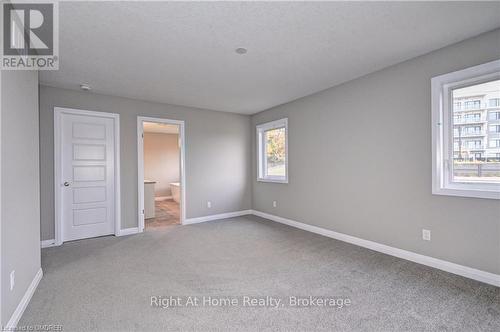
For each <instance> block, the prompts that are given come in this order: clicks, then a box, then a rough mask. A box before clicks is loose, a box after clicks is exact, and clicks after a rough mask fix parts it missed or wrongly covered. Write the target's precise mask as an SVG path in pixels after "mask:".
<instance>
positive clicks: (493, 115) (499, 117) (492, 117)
mask: <svg viewBox="0 0 500 332" xmlns="http://www.w3.org/2000/svg"><path fill="white" fill-rule="evenodd" d="M488 119H489V120H492V121H495V120H500V112H490V116H489V117H488Z"/></svg>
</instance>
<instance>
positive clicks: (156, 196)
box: [138, 117, 185, 231]
mask: <svg viewBox="0 0 500 332" xmlns="http://www.w3.org/2000/svg"><path fill="white" fill-rule="evenodd" d="M183 136H184V123H183V122H182V121H177V120H168V119H160V118H146V117H138V159H139V163H138V164H139V172H138V174H139V178H138V180H139V182H138V185H139V195H138V196H139V207H140V208H139V230H140V231H144V230H148V231H149V230H153V231H154V230H157V229H160V228H166V227H172V226H175V225H180V224H182V221H183V220H184V216H185V214H184V211H185V210H184V206H185V205H184V197H185V194H184V183H185V181H184V167H183V166H184V163H183V160H184V158H183V157H184V151H183V142H184V139H183Z"/></svg>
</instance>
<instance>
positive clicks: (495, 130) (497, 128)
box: [490, 125, 500, 133]
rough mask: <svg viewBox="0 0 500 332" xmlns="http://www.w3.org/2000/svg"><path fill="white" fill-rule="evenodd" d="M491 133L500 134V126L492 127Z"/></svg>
mask: <svg viewBox="0 0 500 332" xmlns="http://www.w3.org/2000/svg"><path fill="white" fill-rule="evenodd" d="M490 133H500V125H490Z"/></svg>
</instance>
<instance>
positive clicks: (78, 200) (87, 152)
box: [60, 113, 116, 241]
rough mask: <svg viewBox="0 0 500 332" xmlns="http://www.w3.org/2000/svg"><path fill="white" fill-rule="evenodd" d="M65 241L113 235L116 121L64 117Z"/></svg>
mask: <svg viewBox="0 0 500 332" xmlns="http://www.w3.org/2000/svg"><path fill="white" fill-rule="evenodd" d="M61 127H62V133H61V149H62V151H61V162H62V168H61V169H62V172H61V173H62V174H61V179H60V181H61V188H62V197H61V199H62V202H61V206H62V230H63V232H62V234H63V241H71V240H77V239H83V238H89V237H96V236H103V235H109V234H114V231H115V227H114V225H115V204H116V203H115V176H114V172H115V160H114V158H115V157H114V156H115V151H114V146H115V142H114V137H115V133H114V120H113V119H112V118H103V117H94V116H89V115H75V114H66V113H63V114H62V115H61Z"/></svg>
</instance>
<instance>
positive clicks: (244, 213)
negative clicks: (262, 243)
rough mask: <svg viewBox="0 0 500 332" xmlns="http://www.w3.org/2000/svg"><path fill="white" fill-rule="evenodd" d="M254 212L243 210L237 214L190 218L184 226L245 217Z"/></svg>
mask: <svg viewBox="0 0 500 332" xmlns="http://www.w3.org/2000/svg"><path fill="white" fill-rule="evenodd" d="M252 212H253V211H252V210H243V211H236V212H228V213H220V214H212V215H210V216H204V217H197V218H189V219H186V220H184V222H183V225H191V224H198V223H200V222H205V221H212V220H218V219H226V218H233V217H239V216H244V215H247V214H252Z"/></svg>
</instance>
